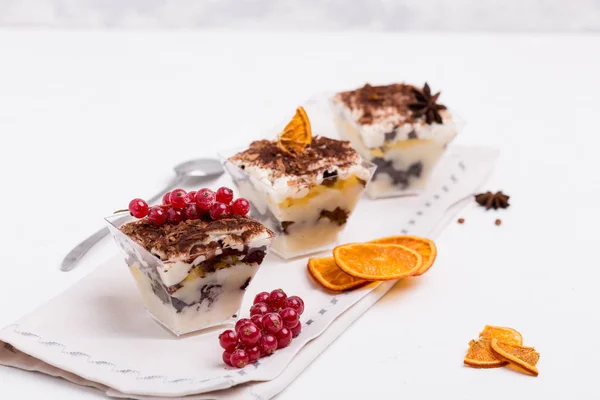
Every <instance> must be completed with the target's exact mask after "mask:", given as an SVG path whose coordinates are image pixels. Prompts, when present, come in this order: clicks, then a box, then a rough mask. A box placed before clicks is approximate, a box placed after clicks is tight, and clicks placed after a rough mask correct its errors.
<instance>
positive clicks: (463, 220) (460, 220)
mask: <svg viewBox="0 0 600 400" xmlns="http://www.w3.org/2000/svg"><path fill="white" fill-rule="evenodd" d="M457 222H458V223H459V224H464V223H465V219H464V218H459V219H458V221H457Z"/></svg>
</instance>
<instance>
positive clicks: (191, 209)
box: [183, 203, 203, 219]
mask: <svg viewBox="0 0 600 400" xmlns="http://www.w3.org/2000/svg"><path fill="white" fill-rule="evenodd" d="M202 214H203V213H202V210H200V209H199V208H198V206H197V205H196V203H188V204H186V205H185V208H184V209H183V216H184V217H185V219H200V217H202Z"/></svg>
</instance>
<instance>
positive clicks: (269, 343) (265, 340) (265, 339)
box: [258, 333, 277, 357]
mask: <svg viewBox="0 0 600 400" xmlns="http://www.w3.org/2000/svg"><path fill="white" fill-rule="evenodd" d="M258 348H259V349H260V356H261V357H266V356H269V355H271V354H273V352H274V351H275V350H277V338H276V337H275V335H272V334H270V333H267V334H265V335H263V336H262V337H261V338H260V340H259V341H258Z"/></svg>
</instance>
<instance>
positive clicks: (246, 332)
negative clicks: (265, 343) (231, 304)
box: [238, 322, 262, 347]
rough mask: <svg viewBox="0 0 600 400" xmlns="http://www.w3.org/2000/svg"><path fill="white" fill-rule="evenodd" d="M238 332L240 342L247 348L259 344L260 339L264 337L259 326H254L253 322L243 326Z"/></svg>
mask: <svg viewBox="0 0 600 400" xmlns="http://www.w3.org/2000/svg"><path fill="white" fill-rule="evenodd" d="M238 332H239V334H238V337H239V339H240V342H242V343H243V344H245V345H246V346H247V347H252V346H254V345H255V344H256V343H258V341H259V340H260V337H261V336H262V335H261V333H260V329H258V326H256V325H254V324H253V323H252V322H248V323H247V324H245V325H242V326H241V327H240V329H239V330H238Z"/></svg>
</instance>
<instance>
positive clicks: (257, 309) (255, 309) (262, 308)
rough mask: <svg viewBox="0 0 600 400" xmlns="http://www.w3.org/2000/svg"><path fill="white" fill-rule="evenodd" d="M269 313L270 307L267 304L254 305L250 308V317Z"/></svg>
mask: <svg viewBox="0 0 600 400" xmlns="http://www.w3.org/2000/svg"><path fill="white" fill-rule="evenodd" d="M269 312H271V307H269V305H268V304H267V303H256V304H255V305H253V306H252V307H250V316H253V315H264V314H266V313H269Z"/></svg>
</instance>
